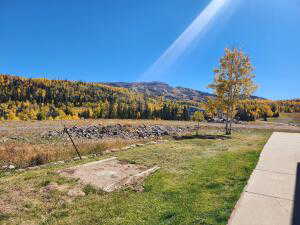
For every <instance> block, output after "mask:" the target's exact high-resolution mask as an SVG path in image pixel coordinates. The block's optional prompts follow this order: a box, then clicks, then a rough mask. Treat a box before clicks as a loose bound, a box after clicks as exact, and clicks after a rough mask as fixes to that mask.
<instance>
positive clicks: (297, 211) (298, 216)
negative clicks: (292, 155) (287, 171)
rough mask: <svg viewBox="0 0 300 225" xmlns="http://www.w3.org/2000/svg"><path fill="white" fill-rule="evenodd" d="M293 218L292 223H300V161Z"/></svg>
mask: <svg viewBox="0 0 300 225" xmlns="http://www.w3.org/2000/svg"><path fill="white" fill-rule="evenodd" d="M294 196H295V198H294V207H293V218H292V223H291V225H299V224H300V163H298V164H297V173H296V185H295V194H294Z"/></svg>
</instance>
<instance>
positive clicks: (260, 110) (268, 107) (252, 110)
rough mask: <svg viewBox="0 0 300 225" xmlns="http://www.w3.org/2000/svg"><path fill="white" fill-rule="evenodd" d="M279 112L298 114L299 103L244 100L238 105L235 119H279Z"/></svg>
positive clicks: (299, 109)
mask: <svg viewBox="0 0 300 225" xmlns="http://www.w3.org/2000/svg"><path fill="white" fill-rule="evenodd" d="M281 112H285V113H294V112H298V113H300V102H296V101H270V100H244V101H242V102H241V103H240V104H239V105H238V108H237V113H236V119H239V120H243V121H255V120H256V119H259V118H269V117H279V114H280V113H281Z"/></svg>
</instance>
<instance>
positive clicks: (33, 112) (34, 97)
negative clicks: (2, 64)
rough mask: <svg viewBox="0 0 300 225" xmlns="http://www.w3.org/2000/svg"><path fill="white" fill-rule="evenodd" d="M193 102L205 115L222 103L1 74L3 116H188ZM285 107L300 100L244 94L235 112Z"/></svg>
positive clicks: (242, 115) (297, 108)
mask: <svg viewBox="0 0 300 225" xmlns="http://www.w3.org/2000/svg"><path fill="white" fill-rule="evenodd" d="M191 106H196V107H199V106H200V107H201V108H204V109H205V110H206V111H205V113H204V117H205V118H206V119H211V118H213V117H215V116H218V104H216V103H214V101H213V100H209V99H208V100H207V102H205V103H204V102H202V103H197V102H193V101H190V102H187V101H168V100H167V101H165V100H164V99H163V98H161V97H157V98H154V97H151V98H150V97H147V96H145V95H143V94H139V93H137V92H133V91H130V90H128V89H125V88H117V87H111V86H107V85H104V84H100V83H88V82H77V81H64V80H48V79H44V78H39V79H28V78H23V77H18V76H10V75H0V120H49V119H79V118H85V119H88V118H94V119H98V118H111V119H116V118H119V119H163V120H189V119H191V113H189V108H190V107H191ZM281 112H288V113H289V112H300V102H297V101H269V100H259V99H257V100H244V101H242V102H241V103H240V104H239V105H238V107H237V113H236V118H237V119H239V120H244V121H253V120H256V119H259V118H265V117H277V116H279V113H281Z"/></svg>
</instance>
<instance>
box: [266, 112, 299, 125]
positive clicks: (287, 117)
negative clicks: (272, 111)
mask: <svg viewBox="0 0 300 225" xmlns="http://www.w3.org/2000/svg"><path fill="white" fill-rule="evenodd" d="M268 120H269V121H270V122H278V123H286V124H295V125H298V126H300V113H280V116H279V117H278V118H269V119H268Z"/></svg>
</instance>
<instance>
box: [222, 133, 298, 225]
mask: <svg viewBox="0 0 300 225" xmlns="http://www.w3.org/2000/svg"><path fill="white" fill-rule="evenodd" d="M298 163H300V134H295V133H279V132H275V133H273V134H272V136H271V137H270V139H269V141H268V142H267V144H266V145H265V147H264V149H263V151H262V153H261V156H260V159H259V162H258V164H257V166H256V168H255V170H254V171H253V173H252V175H251V177H250V179H249V181H248V184H247V186H246V187H245V189H244V192H243V194H242V195H241V198H240V200H239V201H238V203H237V204H236V206H235V209H234V210H233V212H232V215H231V217H230V219H229V222H228V225H296V224H295V223H294V222H293V216H294V214H295V212H296V213H297V214H298V212H297V211H295V210H297V209H296V207H294V206H295V192H296V191H295V190H296V189H295V188H296V181H297V166H298ZM298 176H299V174H298ZM298 179H299V178H298ZM298 195H299V193H298ZM299 214H300V212H299Z"/></svg>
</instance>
